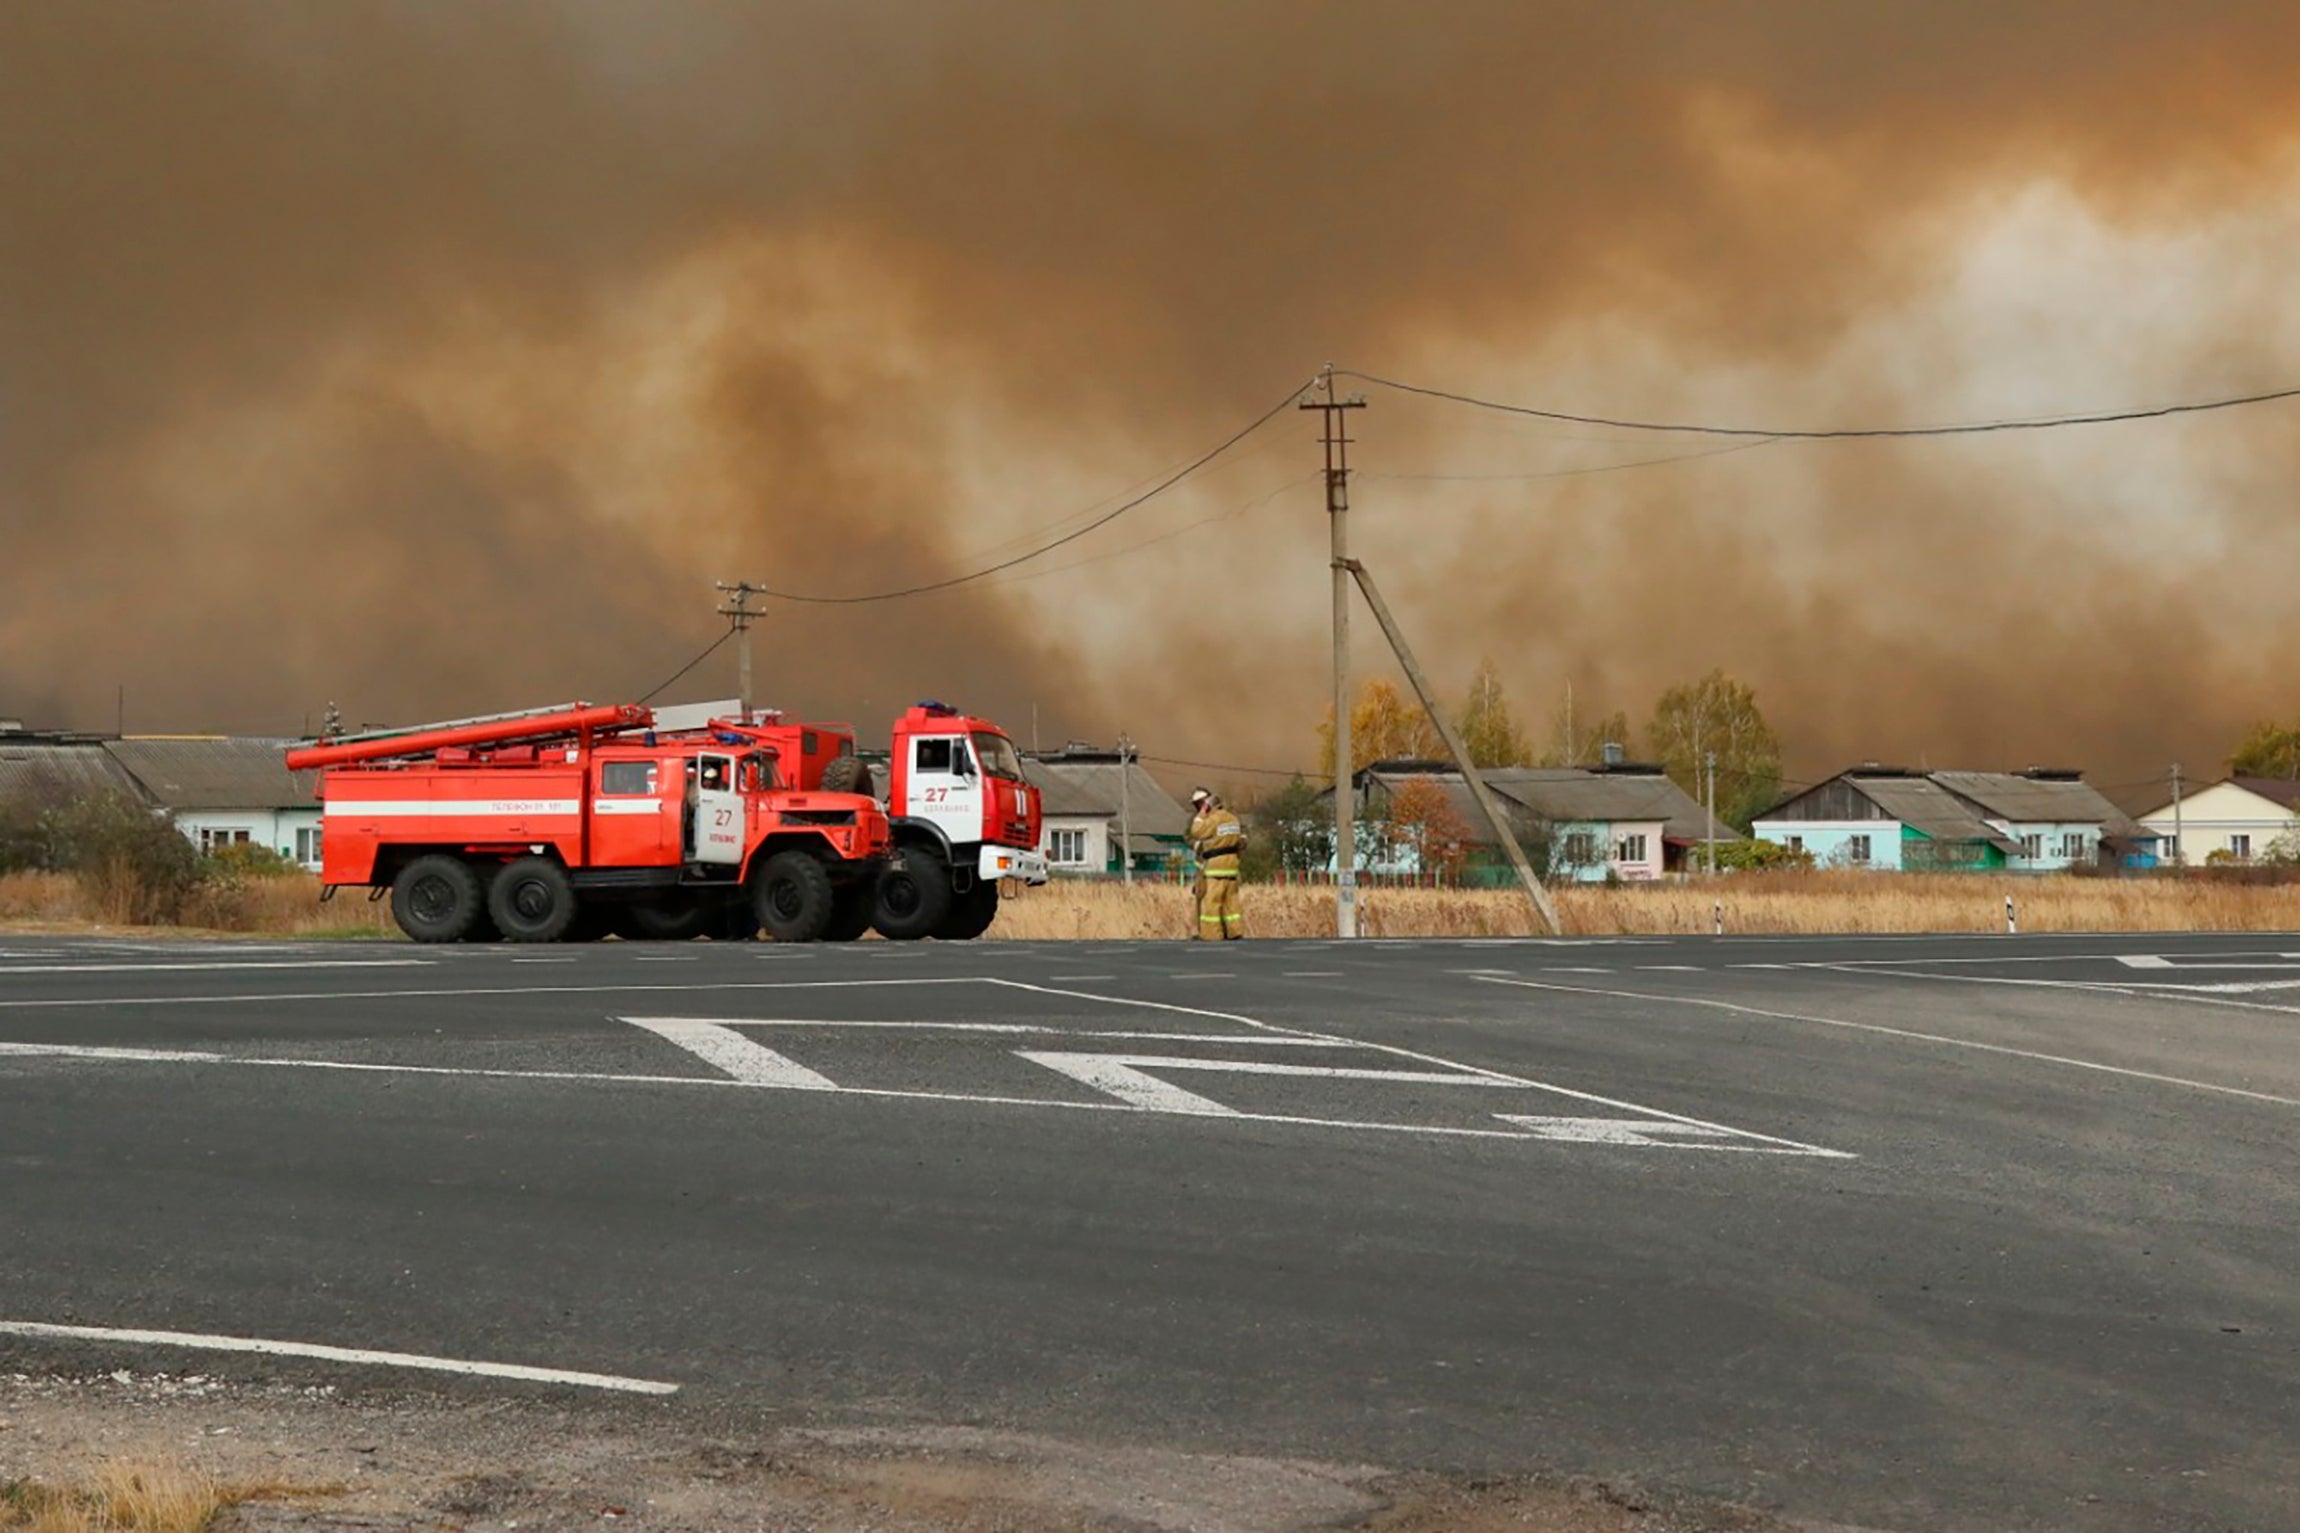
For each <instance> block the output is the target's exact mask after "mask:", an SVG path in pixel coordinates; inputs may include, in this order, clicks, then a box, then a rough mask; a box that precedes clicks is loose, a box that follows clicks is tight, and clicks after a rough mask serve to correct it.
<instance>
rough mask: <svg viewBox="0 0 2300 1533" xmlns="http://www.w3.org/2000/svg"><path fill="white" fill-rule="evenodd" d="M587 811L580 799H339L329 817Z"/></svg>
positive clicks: (448, 816)
mask: <svg viewBox="0 0 2300 1533" xmlns="http://www.w3.org/2000/svg"><path fill="white" fill-rule="evenodd" d="M582 808H583V801H582V800H581V799H579V798H444V799H433V798H406V799H391V798H377V799H365V798H359V799H335V800H332V801H330V802H329V804H328V806H327V812H328V813H329V814H343V815H370V816H374V817H376V818H379V819H411V818H415V817H418V816H434V817H437V818H440V819H456V820H467V819H472V818H474V817H485V818H488V819H495V818H498V817H502V816H507V815H515V814H532V815H555V814H564V815H572V814H576V813H579V812H580V811H581V810H582Z"/></svg>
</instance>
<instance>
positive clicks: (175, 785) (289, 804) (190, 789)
mask: <svg viewBox="0 0 2300 1533" xmlns="http://www.w3.org/2000/svg"><path fill="white" fill-rule="evenodd" d="M294 743H295V742H293V741H290V740H271V739H257V738H250V737H245V736H239V737H232V738H223V737H217V738H207V739H127V740H113V741H109V742H107V743H106V744H105V746H104V749H105V750H107V751H109V752H110V753H111V756H112V759H113V760H114V761H117V762H118V763H119V764H120V765H121V766H123V767H125V768H126V769H127V770H128V771H129V772H130V773H131V774H133V775H134V777H135V779H136V781H137V782H138V783H139V784H141V785H142V786H143V789H144V791H145V792H146V793H149V794H150V795H151V796H152V797H153V798H154V799H155V800H157V801H158V802H160V803H161V804H164V805H165V806H167V807H168V808H170V809H190V810H199V809H301V808H309V807H311V805H312V803H313V797H312V793H313V787H314V785H315V783H316V781H317V774H316V773H311V772H290V771H289V770H288V769H287V763H286V760H285V759H284V753H285V752H286V750H287V748H288V747H289V746H290V745H291V744H294Z"/></svg>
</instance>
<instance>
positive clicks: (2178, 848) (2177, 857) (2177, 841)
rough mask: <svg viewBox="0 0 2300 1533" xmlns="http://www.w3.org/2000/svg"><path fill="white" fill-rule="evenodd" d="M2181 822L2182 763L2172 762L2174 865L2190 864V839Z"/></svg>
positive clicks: (2180, 866)
mask: <svg viewBox="0 0 2300 1533" xmlns="http://www.w3.org/2000/svg"><path fill="white" fill-rule="evenodd" d="M2181 828H2182V827H2181V823H2180V763H2179V762H2177V761H2175V762H2174V763H2172V865H2173V866H2174V867H2176V868H2185V867H2187V866H2188V841H2187V839H2186V838H2185V837H2183V836H2182V835H2181V833H2180V832H2181Z"/></svg>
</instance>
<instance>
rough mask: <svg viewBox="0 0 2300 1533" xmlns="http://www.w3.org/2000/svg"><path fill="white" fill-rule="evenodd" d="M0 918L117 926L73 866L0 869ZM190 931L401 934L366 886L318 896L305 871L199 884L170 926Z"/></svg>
mask: <svg viewBox="0 0 2300 1533" xmlns="http://www.w3.org/2000/svg"><path fill="white" fill-rule="evenodd" d="M0 923H4V924H7V925H12V926H15V927H17V928H19V929H26V928H31V929H37V928H41V927H57V928H64V929H76V928H81V929H84V928H86V927H88V926H90V925H105V926H122V925H124V924H125V923H123V922H122V921H121V920H120V919H119V916H118V913H117V912H116V911H114V910H111V909H108V908H106V904H105V902H103V901H101V900H99V899H98V898H96V897H95V896H93V895H92V894H91V893H90V892H89V890H88V888H87V887H86V885H84V884H83V883H82V882H81V880H80V879H79V878H77V877H76V876H74V875H73V874H70V873H0ZM157 929H162V930H172V931H180V932H183V933H185V934H187V935H189V934H192V933H213V932H229V933H240V934H246V933H259V932H260V933H267V934H272V935H285V936H297V937H381V936H391V937H396V936H398V935H399V928H398V927H396V926H394V925H393V924H392V921H391V908H390V906H389V905H388V904H387V903H384V902H381V901H379V902H376V903H373V904H370V903H369V901H368V899H367V895H366V893H365V892H364V891H362V890H358V889H348V890H346V891H344V893H343V894H342V895H340V896H338V897H337V898H336V899H334V900H331V901H329V902H328V903H327V904H325V905H322V904H321V903H320V902H319V880H318V879H317V878H315V877H313V876H312V875H311V874H308V873H297V874H292V875H290V876H287V877H283V878H245V879H235V880H230V881H217V882H214V883H210V884H204V885H202V886H201V887H200V888H198V889H196V890H195V891H193V893H192V895H191V896H190V898H189V899H188V900H186V902H185V905H184V910H183V915H182V919H181V921H180V922H178V923H177V924H176V925H175V926H173V927H168V928H157Z"/></svg>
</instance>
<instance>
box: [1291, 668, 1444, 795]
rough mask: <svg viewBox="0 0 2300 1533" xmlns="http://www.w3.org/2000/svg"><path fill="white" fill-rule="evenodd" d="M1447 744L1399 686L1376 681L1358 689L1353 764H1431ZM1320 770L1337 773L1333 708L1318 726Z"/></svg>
mask: <svg viewBox="0 0 2300 1533" xmlns="http://www.w3.org/2000/svg"><path fill="white" fill-rule="evenodd" d="M1444 751H1445V742H1444V741H1442V740H1440V739H1439V738H1438V733H1437V729H1436V727H1435V726H1434V725H1432V724H1431V723H1430V719H1429V715H1428V714H1427V713H1424V712H1423V711H1422V707H1421V704H1420V703H1418V702H1413V701H1409V700H1408V699H1407V697H1406V695H1405V694H1404V693H1402V692H1400V691H1399V690H1398V689H1397V686H1396V684H1395V683H1393V682H1391V681H1389V680H1388V679H1386V678H1384V677H1380V676H1376V677H1372V678H1370V679H1368V680H1367V682H1366V683H1365V684H1364V685H1363V686H1361V687H1359V688H1358V695H1357V698H1356V700H1355V701H1353V702H1352V703H1351V704H1350V761H1351V763H1352V765H1353V766H1360V767H1362V766H1364V765H1366V763H1368V762H1371V761H1409V760H1410V761H1427V760H1429V759H1431V758H1433V757H1436V756H1439V755H1442V754H1443V753H1444ZM1318 770H1319V771H1321V772H1323V773H1325V774H1326V775H1327V776H1329V777H1331V776H1332V775H1333V771H1334V710H1333V709H1332V708H1331V707H1330V706H1329V707H1328V708H1327V709H1326V716H1325V718H1324V720H1323V721H1321V722H1320V723H1319V725H1318Z"/></svg>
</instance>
